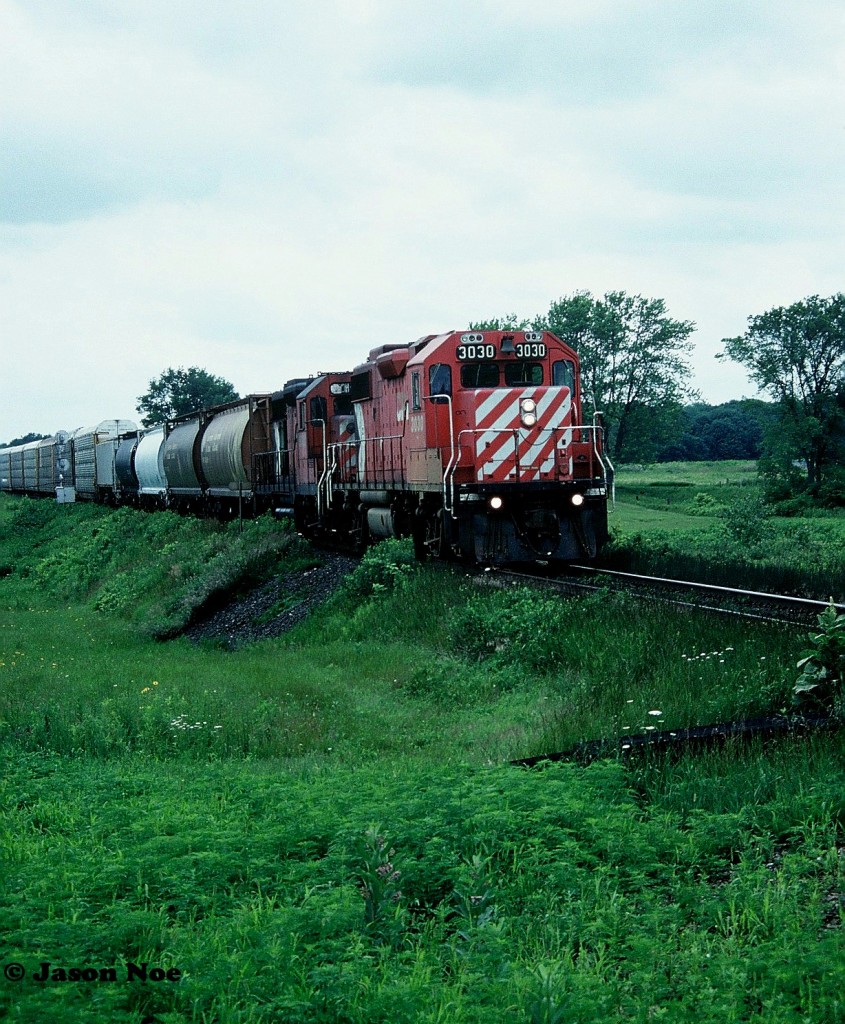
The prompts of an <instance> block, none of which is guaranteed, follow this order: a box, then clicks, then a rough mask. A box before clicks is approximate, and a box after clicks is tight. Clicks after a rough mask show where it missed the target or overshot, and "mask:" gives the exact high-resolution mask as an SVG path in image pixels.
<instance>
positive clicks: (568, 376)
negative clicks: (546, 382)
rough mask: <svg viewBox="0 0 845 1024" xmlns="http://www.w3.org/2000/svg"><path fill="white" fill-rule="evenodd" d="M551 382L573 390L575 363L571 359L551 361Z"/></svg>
mask: <svg viewBox="0 0 845 1024" xmlns="http://www.w3.org/2000/svg"><path fill="white" fill-rule="evenodd" d="M552 384H555V385H556V386H557V387H564V388H569V390H570V391H574V390H575V363H573V362H572V360H571V359H559V360H558V361H557V362H556V363H552Z"/></svg>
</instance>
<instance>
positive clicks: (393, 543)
mask: <svg viewBox="0 0 845 1024" xmlns="http://www.w3.org/2000/svg"><path fill="white" fill-rule="evenodd" d="M418 568H419V562H418V561H417V559H416V557H415V556H414V549H413V546H412V544H411V542H410V541H407V540H383V541H381V542H380V543H378V544H376V545H375V546H374V547H371V548H369V549H368V550H367V551H366V552H365V553H364V556H363V558H362V559H361V561H360V563H359V564H358V565H357V566H356V567H355V569H353V570H352V572H351V573H350V574H349V575H348V576H347V577H346V579H345V580H344V583H343V594H345V595H347V596H349V597H353V598H356V599H361V598H365V597H370V596H372V595H373V594H379V593H384V592H385V591H387V590H393V589H395V588H396V589H398V588H401V587H402V585H403V583H404V582H405V581H406V580H408V579H409V578H410V577H411V576H412V575H413V573H414V572H416V571H417V569H418Z"/></svg>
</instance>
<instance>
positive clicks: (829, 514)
mask: <svg viewBox="0 0 845 1024" xmlns="http://www.w3.org/2000/svg"><path fill="white" fill-rule="evenodd" d="M609 522H610V528H611V533H612V535H613V538H614V543H613V545H611V547H610V548H609V549H608V551H607V552H606V559H607V561H608V564H610V565H612V566H613V567H615V568H620V569H628V570H632V571H639V572H647V573H655V574H657V575H666V576H677V577H679V578H682V579H695V580H700V581H702V582H711V583H717V584H721V585H724V586H744V587H746V588H750V589H757V590H767V591H773V592H777V593H788V594H791V593H794V594H798V595H800V596H806V597H814V598H817V599H819V600H827V599H828V598H830V597H833V598H834V600H836V601H838V602H845V510H843V509H839V510H819V511H817V512H815V513H813V514H810V513H805V514H803V515H801V516H800V517H794V518H785V517H781V516H777V515H775V514H774V510H773V509H771V508H770V507H769V506H767V505H766V503H765V501H764V500H763V496H762V491H761V488H760V485H759V482H758V478H757V473H756V466H755V463H753V462H673V463H665V464H662V465H658V466H650V467H647V468H645V467H637V466H625V467H623V468H622V469H621V470H620V471H619V472H618V474H617V478H616V504H615V507H613V508H612V509H611V512H610V515H609Z"/></svg>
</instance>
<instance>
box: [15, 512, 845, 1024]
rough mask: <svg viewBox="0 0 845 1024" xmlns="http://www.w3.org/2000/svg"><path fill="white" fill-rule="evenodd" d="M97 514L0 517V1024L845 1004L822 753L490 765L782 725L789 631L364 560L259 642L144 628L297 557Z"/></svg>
mask: <svg viewBox="0 0 845 1024" xmlns="http://www.w3.org/2000/svg"><path fill="white" fill-rule="evenodd" d="M113 515H114V514H113V513H107V512H104V511H103V510H96V509H89V508H85V507H78V508H77V509H75V510H74V511H72V512H71V517H72V518H68V519H66V520H61V518H60V517H59V516H58V515H57V514H56V510H55V507H54V506H52V505H51V504H49V503H35V504H32V503H17V502H15V501H11V500H10V499H2V500H0V564H2V565H6V566H7V567H9V569H10V571H9V572H7V573H6V574H5V575H2V576H0V663H2V664H0V820H2V824H0V856H2V860H3V868H2V873H0V876H2V892H1V893H0V923H2V927H3V934H4V937H5V945H4V956H5V962H6V963H11V962H18V963H20V964H22V965H24V968H25V973H26V977H25V978H24V980H23V981H22V982H12V981H5V980H0V1016H3V1015H4V1014H5V1015H6V1016H8V1018H9V1019H10V1020H14V1021H20V1022H30V1021H31V1022H36V1021H38V1022H41V1021H53V1020H56V1021H59V1020H61V1021H62V1022H69V1024H89V1022H90V1024H93V1022H94V1021H100V1020H109V1021H116V1022H118V1024H124V1022H125V1024H141V1022H144V1021H146V1022H149V1024H177V1022H179V1024H181V1022H191V1024H207V1022H211V1021H214V1022H221V1024H265V1022H266V1024H270V1022H273V1024H275V1022H285V1021H291V1022H294V1021H295V1022H311V1021H319V1022H323V1021H325V1022H335V1021H338V1022H356V1024H358V1022H361V1024H363V1022H374V1021H385V1022H387V1021H390V1022H402V1021H408V1022H412V1021H414V1022H416V1021H431V1022H435V1021H437V1022H452V1021H455V1022H460V1024H463V1022H476V1021H478V1022H481V1021H484V1022H488V1021H495V1022H498V1021H502V1022H520V1024H521V1022H526V1024H528V1022H531V1024H536V1022H545V1024H550V1022H555V1021H556V1022H558V1024H560V1022H563V1021H567V1022H570V1021H571V1022H584V1024H586V1022H593V1021H610V1020H631V1021H643V1022H645V1021H650V1020H655V1019H657V1020H666V1021H678V1022H680V1021H683V1022H686V1021H689V1022H692V1021H696V1022H698V1021H704V1022H713V1024H716V1022H718V1024H722V1022H724V1021H749V1022H751V1021H753V1022H758V1024H799V1022H801V1024H805V1022H810V1024H816V1022H818V1024H828V1022H836V1021H845V1000H843V996H842V993H843V991H845V969H844V968H843V964H845V957H844V956H843V952H845V949H843V945H845V943H844V942H843V930H842V921H843V915H844V911H843V894H845V885H843V869H845V833H844V832H843V828H845V798H843V793H845V756H843V755H845V738H843V737H842V736H840V735H831V736H825V737H818V738H816V739H814V740H811V741H809V742H806V741H804V742H801V741H797V740H795V739H793V738H789V737H787V738H785V739H783V740H781V741H778V742H777V743H773V744H771V745H767V746H762V745H754V744H752V745H750V746H739V745H733V744H728V745H727V746H726V747H725V748H724V749H722V750H721V751H711V752H707V753H703V754H699V755H697V756H695V757H692V756H690V755H685V754H680V755H675V756H672V757H669V756H663V757H654V756H652V757H651V758H645V759H640V760H638V761H635V762H631V763H629V764H622V763H616V762H613V761H605V762H601V763H596V764H593V765H590V766H589V767H586V768H580V767H576V766H574V765H565V764H564V765H557V766H553V767H552V766H550V767H549V768H547V769H544V770H542V771H531V772H529V771H525V770H521V769H516V768H512V767H510V766H509V765H507V764H506V763H505V762H506V761H507V759H509V758H516V757H519V756H527V755H530V754H537V753H542V752H544V751H550V750H555V749H563V748H565V747H567V746H569V745H572V744H573V743H575V742H577V741H579V740H581V739H585V738H600V737H606V736H615V735H618V734H619V733H620V732H624V731H629V730H633V729H641V728H647V727H653V728H663V727H672V726H674V725H679V726H680V725H692V724H696V723H701V722H709V721H713V720H717V719H725V718H729V717H733V716H737V715H745V714H752V713H757V712H761V713H762V712H767V711H776V710H778V709H780V708H781V707H783V706H785V705H786V704H787V703H788V701H789V698H790V692H791V688H792V686H793V684H794V683H795V680H796V678H797V675H798V670H797V668H796V663H797V660H798V657H799V654H800V652H801V650H802V649H803V647H804V646H805V644H804V640H803V638H802V636H801V634H800V631H795V630H790V629H786V628H783V627H773V626H766V625H762V624H760V625H753V626H740V625H737V624H735V623H730V622H727V621H726V620H723V619H720V618H709V617H700V616H694V615H690V614H687V613H683V612H678V611H674V610H672V611H670V610H658V609H655V608H650V607H645V608H642V607H640V606H638V605H637V606H635V605H632V604H630V603H628V602H627V601H626V600H625V599H624V598H621V597H618V596H615V595H608V594H605V595H599V596H597V597H592V598H588V599H584V600H563V599H560V598H557V597H552V596H549V595H543V594H537V593H529V592H527V591H525V590H523V589H522V588H519V587H507V588H495V587H492V586H486V587H484V586H479V585H477V584H476V583H474V582H473V581H471V580H469V579H467V578H466V577H465V576H464V575H463V574H462V573H461V572H460V571H459V570H457V571H456V570H449V569H446V568H444V567H437V566H426V567H422V568H420V567H418V566H416V565H414V564H413V560H412V558H411V556H410V552H409V550H408V548H407V547H406V546H404V545H400V544H385V545H382V546H380V547H379V548H377V549H376V550H375V551H374V552H373V553H372V554H371V555H370V556H369V557H368V558H367V559H366V560H365V562H364V563H363V564H362V566H361V567H360V568H359V569H358V570H356V571H355V573H353V575H352V576H351V577H350V578H349V580H348V581H347V583H346V585H345V586H344V588H343V589H342V591H341V592H339V593H338V594H337V595H336V596H335V597H334V598H333V599H332V600H331V601H330V602H329V603H328V604H327V605H325V606H323V607H322V608H321V609H319V610H318V611H317V612H316V613H313V614H312V615H311V616H310V617H309V619H308V620H306V621H305V622H303V623H302V624H300V625H299V626H297V627H296V629H294V630H293V631H291V632H290V633H289V634H287V635H286V636H284V637H282V638H279V639H276V640H271V641H262V642H261V643H258V644H254V645H251V646H249V647H246V648H243V649H240V650H237V651H234V652H228V651H223V650H220V649H216V648H214V647H212V646H194V645H191V644H189V643H188V642H186V641H184V640H180V639H174V640H169V641H167V642H161V641H160V640H155V639H154V638H153V636H152V635H151V631H150V628H149V624H150V622H151V621H156V619H160V618H161V617H162V616H163V615H171V614H174V613H175V610H177V609H178V608H179V607H181V606H180V602H183V604H184V598H185V596H186V595H193V596H194V598H196V601H195V602H194V604H193V607H195V608H198V607H201V606H202V602H203V601H205V600H208V597H207V595H208V594H209V593H210V592H211V588H210V587H209V584H208V574H209V573H210V572H213V573H216V572H218V570H219V569H220V564H221V563H220V562H218V563H217V564H216V567H213V568H212V569H209V566H210V565H211V564H212V563H213V562H214V559H215V558H217V557H218V556H221V555H224V556H227V560H226V562H225V567H226V574H225V575H227V582H226V583H225V586H227V587H229V588H232V587H234V588H237V587H238V586H241V585H245V584H246V582H247V581H248V580H249V579H254V578H257V577H261V576H262V574H269V573H272V572H273V571H275V569H276V567H277V566H280V565H281V566H284V567H288V566H290V565H295V564H306V562H307V559H308V556H307V553H305V552H304V551H303V550H302V549H300V548H299V547H298V545H297V544H296V542H295V540H293V539H287V540H283V538H285V537H286V536H287V535H286V534H284V533H283V532H280V533H279V534H278V535H276V530H278V529H279V528H278V527H277V526H276V525H275V524H272V523H269V522H268V523H256V524H252V525H251V526H250V527H248V528H247V529H246V530H245V531H244V535H243V538H244V539H243V540H242V541H240V542H239V541H238V539H237V536H236V535H235V531H234V530H231V532H229V531H227V530H226V529H224V528H221V527H219V526H217V525H216V524H212V523H202V522H199V521H195V520H185V519H177V518H176V517H172V518H170V517H165V519H161V520H159V521H158V522H157V523H156V522H146V521H145V519H144V517H141V518H139V519H137V520H136V519H134V518H130V517H127V516H124V515H123V514H120V516H119V517H118V518H117V519H116V520H115V522H114V523H112V522H111V520H110V516H113ZM148 518H149V519H151V520H155V518H156V517H148ZM165 520H166V529H165ZM93 530H97V531H98V533H97V535H96V536H98V537H105V538H107V539H109V545H108V549H107V550H109V549H110V553H109V554H108V555H107V556H106V555H103V554H101V553H98V552H97V550H96V546H95V545H91V543H90V542H91V539H92V532H93ZM146 531H152V533H147V532H146ZM158 531H160V533H159V532H158ZM116 538H120V543H118V541H117V539H116ZM124 541H125V544H126V548H121V546H120V545H121V544H123V543H124ZM239 544H241V545H242V546H241V547H238V545H239ZM254 550H261V551H263V552H265V554H262V555H261V557H260V558H257V559H256V558H252V557H251V555H252V553H253V551H254ZM197 551H199V552H201V553H204V555H203V557H200V556H199V555H198V554H197V553H196V552H197ZM162 552H163V554H162ZM266 552H270V555H267V554H266ZM83 556H84V557H83ZM80 564H81V565H83V567H84V568H85V570H86V571H85V572H83V573H82V574H81V576H79V577H78V578H77V580H76V582H74V576H73V573H72V572H71V571H70V568H69V567H70V566H73V565H80ZM176 566H178V567H179V570H178V572H177V573H176V574H174V573H173V569H174V567H176ZM244 567H247V568H246V569H244ZM244 573H245V575H244ZM141 579H143V580H146V581H147V583H146V585H145V587H141V586H139V584H138V581H139V580H141ZM119 588H122V591H129V592H131V594H132V599H131V600H127V601H125V602H119V603H118V604H116V605H115V604H114V603H112V602H109V601H105V600H103V595H104V594H107V593H114V592H117V590H118V589H119ZM122 591H121V592H122ZM203 595H206V596H203ZM192 600H193V598H192ZM189 603H190V602H189ZM166 609H170V610H169V611H165V610H166ZM183 611H184V609H183ZM180 614H183V612H180ZM653 712H659V714H653ZM43 961H49V962H50V963H51V964H53V965H54V966H65V967H72V966H74V965H77V966H94V967H98V968H99V967H105V968H108V967H112V966H113V967H114V968H115V971H116V977H117V979H118V980H117V981H115V982H99V981H96V982H82V981H73V982H71V981H50V982H46V983H43V982H38V981H36V980H35V979H33V978H32V974H33V973H34V972H35V971H36V970H37V969H38V966H39V964H40V963H41V962H43ZM130 963H131V964H141V963H147V964H148V966H149V967H150V968H152V967H153V966H159V967H161V968H163V969H165V970H168V969H173V968H176V969H178V970H179V971H180V972H181V973H180V980H179V981H178V982H166V981H161V982H149V981H148V982H146V983H144V982H130V981H127V980H126V971H127V969H128V968H127V965H128V964H130Z"/></svg>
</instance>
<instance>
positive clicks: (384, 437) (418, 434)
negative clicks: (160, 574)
mask: <svg viewBox="0 0 845 1024" xmlns="http://www.w3.org/2000/svg"><path fill="white" fill-rule="evenodd" d="M612 474H613V467H612V465H611V464H610V461H609V459H608V458H607V456H606V454H605V453H604V451H603V446H602V429H601V424H600V418H599V414H595V415H594V416H593V417H592V419H591V420H590V421H589V422H585V417H584V413H583V399H582V393H581V378H580V369H579V362H578V356H577V354H576V353H575V352H574V351H573V349H572V348H570V347H569V346H568V345H567V344H565V343H564V342H563V341H562V340H561V339H560V338H558V337H556V336H555V335H554V334H552V333H551V332H549V331H473V330H470V331H452V332H448V333H445V334H438V335H428V336H426V337H423V338H420V339H419V340H417V341H415V342H413V343H411V344H391V345H382V346H381V347H379V348H375V349H373V350H372V351H371V352H370V353H369V355H368V357H367V359H366V361H364V362H363V363H361V364H360V365H359V366H356V367H355V368H354V369H352V370H351V371H347V372H338V373H321V374H319V375H317V376H313V377H309V378H299V379H296V380H292V381H289V382H288V383H287V384H285V386H284V387H283V388H282V389H281V390H279V391H275V392H272V393H266V394H255V395H249V396H247V397H246V398H243V399H239V400H238V401H235V402H231V403H229V404H227V405H222V406H217V407H215V408H210V409H205V410H202V411H197V412H193V413H190V414H188V415H185V416H179V417H177V418H174V419H172V420H168V421H167V422H166V423H164V424H162V425H161V426H157V427H153V428H150V429H146V430H139V429H138V428H137V427H136V425H135V424H134V423H133V422H131V421H129V420H120V419H117V420H104V421H103V422H101V423H99V424H98V425H97V426H95V427H91V428H86V429H80V430H76V431H73V432H67V431H60V432H59V433H57V434H55V435H54V436H53V437H50V438H46V439H44V440H41V441H34V442H32V443H30V444H24V445H19V446H16V447H13V448H6V449H0V490H5V491H10V492H14V493H18V494H29V495H55V496H56V498H57V499H58V500H59V501H73V500H77V499H84V500H93V501H100V502H105V503H109V504H114V505H122V504H131V505H135V506H138V507H141V508H150V509H156V508H170V509H175V510H177V511H192V512H197V513H200V514H209V515H217V516H231V515H239V514H240V515H245V514H255V513H257V512H262V511H265V510H273V511H275V512H276V513H277V514H281V515H290V516H292V517H293V519H294V521H295V523H296V527H297V529H298V530H299V531H300V532H301V533H302V534H303V535H304V536H306V537H309V538H314V539H318V538H327V539H332V540H335V541H342V542H345V543H348V544H350V545H353V546H357V547H363V546H364V545H365V544H367V543H369V542H371V541H374V540H379V539H382V538H388V537H407V536H409V537H412V538H413V541H414V548H415V551H416V553H417V556H418V557H420V558H425V557H427V556H435V557H450V556H459V557H462V558H465V559H467V560H470V561H474V562H480V563H483V564H488V565H496V564H506V563H513V562H530V561H543V562H555V561H572V560H575V559H581V558H592V557H594V556H595V555H596V554H597V552H598V550H599V549H600V548H601V546H602V544H603V543H604V542H605V541H606V539H607V501H608V491H609V489H610V488H611V487H612Z"/></svg>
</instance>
